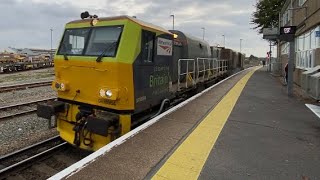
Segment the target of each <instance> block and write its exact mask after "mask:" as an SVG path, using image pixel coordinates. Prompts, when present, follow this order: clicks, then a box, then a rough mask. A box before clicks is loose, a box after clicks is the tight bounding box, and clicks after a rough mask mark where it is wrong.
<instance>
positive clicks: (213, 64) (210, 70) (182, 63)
mask: <svg viewBox="0 0 320 180" xmlns="http://www.w3.org/2000/svg"><path fill="white" fill-rule="evenodd" d="M189 66H190V67H191V68H190V69H191V70H189ZM227 70H228V60H221V59H219V60H218V59H217V58H196V59H179V60H178V91H180V90H181V88H188V86H190V82H191V86H195V85H196V84H197V83H198V82H204V81H207V80H209V79H212V78H214V77H218V76H219V75H221V74H224V73H226V72H227ZM181 76H185V81H183V82H181V80H180V77H181Z"/></svg>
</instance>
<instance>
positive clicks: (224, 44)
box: [222, 34, 226, 47]
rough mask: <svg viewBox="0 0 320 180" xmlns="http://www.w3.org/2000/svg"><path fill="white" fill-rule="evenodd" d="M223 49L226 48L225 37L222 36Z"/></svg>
mask: <svg viewBox="0 0 320 180" xmlns="http://www.w3.org/2000/svg"><path fill="white" fill-rule="evenodd" d="M222 36H223V47H226V36H225V35H224V34H223V35H222Z"/></svg>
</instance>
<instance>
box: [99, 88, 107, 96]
mask: <svg viewBox="0 0 320 180" xmlns="http://www.w3.org/2000/svg"><path fill="white" fill-rule="evenodd" d="M99 94H100V96H101V97H104V96H105V95H106V91H105V90H103V89H100V92H99Z"/></svg>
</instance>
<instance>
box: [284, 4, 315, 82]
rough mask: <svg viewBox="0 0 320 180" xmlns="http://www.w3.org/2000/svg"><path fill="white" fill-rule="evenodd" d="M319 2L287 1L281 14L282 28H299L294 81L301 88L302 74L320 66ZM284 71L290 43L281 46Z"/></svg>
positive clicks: (296, 39) (296, 41)
mask: <svg viewBox="0 0 320 180" xmlns="http://www.w3.org/2000/svg"><path fill="white" fill-rule="evenodd" d="M319 17H320V2H319V0H286V2H285V5H284V6H283V8H282V10H281V12H280V24H281V26H297V32H296V35H295V36H296V37H295V43H296V47H295V62H294V64H295V67H296V70H295V71H294V77H293V81H294V82H295V83H296V84H297V85H299V86H301V73H302V72H304V71H306V70H307V69H309V68H312V67H315V66H317V65H320V18H319ZM278 48H279V51H278V52H279V56H280V58H279V59H280V60H281V62H282V69H283V70H284V67H285V65H286V63H287V62H288V54H289V43H285V42H281V43H280V44H279V47H278Z"/></svg>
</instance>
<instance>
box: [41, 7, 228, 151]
mask: <svg viewBox="0 0 320 180" xmlns="http://www.w3.org/2000/svg"><path fill="white" fill-rule="evenodd" d="M88 17H89V18H88ZM82 18H83V19H82V20H76V21H72V22H69V23H68V24H67V25H66V28H65V32H64V35H63V38H62V40H61V42H60V46H59V49H58V51H57V53H56V55H55V59H54V62H55V74H56V76H55V80H54V82H53V84H52V87H53V89H55V90H56V91H57V92H58V100H57V101H53V102H49V103H46V104H39V105H38V110H37V114H38V116H40V117H43V118H46V119H49V122H50V123H51V124H54V123H52V122H51V121H54V122H56V123H57V129H58V131H59V133H60V136H61V137H62V138H63V139H64V140H66V141H67V142H69V143H71V144H74V145H76V146H78V147H80V148H83V149H87V150H97V149H99V148H101V147H102V146H104V145H106V144H108V143H109V142H111V141H112V140H114V139H116V138H118V137H119V136H121V135H123V134H125V133H127V132H128V131H130V130H131V129H132V128H133V127H135V126H136V125H138V124H140V123H142V122H144V121H145V120H147V119H148V118H150V117H152V116H155V115H157V114H158V113H160V112H161V111H162V110H164V108H165V107H169V106H170V105H172V104H174V103H176V102H179V101H181V100H182V99H183V98H187V97H188V96H190V95H192V94H193V93H196V92H197V91H199V90H201V89H203V88H204V87H206V86H208V85H210V84H212V83H214V82H216V81H217V80H219V79H220V78H222V77H225V76H227V75H228V74H229V73H230V71H228V66H227V63H228V61H229V60H222V59H218V58H213V57H212V54H211V49H210V46H209V44H208V43H207V42H205V41H203V40H200V39H198V38H195V37H192V36H189V35H186V34H184V33H183V32H180V31H167V30H165V29H163V28H161V27H158V26H155V25H152V24H149V23H146V22H143V21H140V20H138V19H136V18H132V17H129V16H117V17H108V18H97V16H91V15H89V14H88V13H87V12H85V13H83V14H82Z"/></svg>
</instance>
